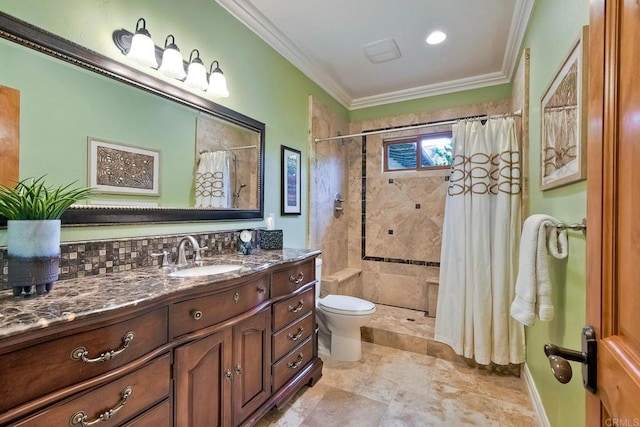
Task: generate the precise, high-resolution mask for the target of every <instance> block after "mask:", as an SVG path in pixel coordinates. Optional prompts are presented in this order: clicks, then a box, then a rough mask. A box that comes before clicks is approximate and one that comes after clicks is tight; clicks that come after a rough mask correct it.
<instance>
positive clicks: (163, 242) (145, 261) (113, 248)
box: [0, 230, 259, 290]
mask: <svg viewBox="0 0 640 427" xmlns="http://www.w3.org/2000/svg"><path fill="white" fill-rule="evenodd" d="M239 234H240V230H233V231H219V232H214V233H194V234H191V235H192V236H193V237H195V238H196V240H197V241H198V243H199V244H200V246H201V247H205V246H206V247H207V248H208V249H205V250H204V251H203V256H211V255H221V254H229V253H234V252H237V251H238V250H239V247H238V237H239ZM183 237H184V235H183V234H180V235H167V236H153V237H136V238H130V239H117V240H116V239H114V240H94V241H86V242H73V243H62V244H61V245H60V268H59V277H58V280H65V279H75V278H78V277H86V276H96V275H99V274H105V273H112V272H117V271H128V270H135V269H136V268H142V267H149V266H154V265H157V266H159V265H160V264H161V263H162V257H152V256H151V254H155V253H161V252H162V251H167V252H169V254H170V255H169V260H170V262H171V263H173V262H175V260H176V258H177V256H178V243H180V240H181V239H182V238H183ZM257 242H259V230H258V233H253V246H254V247H257ZM186 252H187V258H188V259H191V257H192V255H193V249H192V248H191V246H190V245H188V246H187V251H186ZM8 264H9V260H8V256H7V248H6V247H3V248H0V289H2V290H7V289H11V286H10V285H9V284H8V282H7V275H8V270H9V267H8Z"/></svg>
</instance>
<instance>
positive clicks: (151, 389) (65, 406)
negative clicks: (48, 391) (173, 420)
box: [15, 354, 171, 427]
mask: <svg viewBox="0 0 640 427" xmlns="http://www.w3.org/2000/svg"><path fill="white" fill-rule="evenodd" d="M170 391H171V359H170V357H169V354H165V355H164V356H161V357H159V358H157V359H155V360H154V361H153V362H151V363H150V364H148V365H146V366H144V367H142V368H140V369H138V370H137V371H134V372H132V373H130V374H128V375H125V376H124V377H122V378H120V379H117V380H114V381H112V382H110V383H109V384H106V385H104V386H102V387H98V388H97V389H95V390H92V391H89V392H87V393H84V394H82V395H80V396H77V397H74V398H71V399H69V400H67V401H65V402H63V403H60V404H58V405H54V406H52V407H50V408H49V409H47V410H45V411H43V412H41V413H39V414H36V415H34V416H31V417H29V418H27V419H25V420H23V421H21V422H18V423H17V424H15V425H16V426H21V427H40V426H71V427H73V426H82V425H83V423H82V422H81V421H80V420H81V419H82V418H83V415H82V414H81V413H83V414H84V416H85V417H86V419H85V424H84V425H90V424H93V423H92V421H96V420H97V419H99V417H100V414H105V413H107V412H108V411H109V410H113V411H114V412H113V413H112V414H111V417H110V418H108V419H107V420H106V421H102V422H98V424H100V426H104V427H107V426H118V425H122V423H123V422H124V421H126V420H128V419H130V418H132V417H133V416H135V415H137V414H138V413H140V412H142V411H144V410H145V409H147V408H150V407H151V406H153V405H154V404H156V403H157V402H160V401H161V400H163V399H165V398H166V397H167V396H169V392H170Z"/></svg>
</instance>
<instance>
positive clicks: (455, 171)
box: [435, 117, 525, 365]
mask: <svg viewBox="0 0 640 427" xmlns="http://www.w3.org/2000/svg"><path fill="white" fill-rule="evenodd" d="M453 144H454V146H453V164H452V167H451V176H450V180H449V188H448V195H447V199H446V205H445V216H444V226H443V235H442V252H441V257H440V287H439V289H438V307H437V308H438V313H437V316H436V329H435V339H436V340H437V341H440V342H443V343H446V344H448V345H449V346H451V347H452V348H453V349H454V350H455V352H456V353H457V354H459V355H462V356H464V357H467V358H471V359H475V361H476V362H478V363H480V364H483V365H488V364H490V363H492V362H493V363H496V364H499V365H506V364H509V363H522V362H524V356H525V347H524V328H523V326H522V324H520V323H519V322H517V321H515V320H514V319H513V318H511V316H510V315H509V306H510V304H511V301H512V300H513V297H514V294H515V282H516V276H517V260H518V246H519V240H520V227H521V221H520V197H521V185H520V157H519V150H518V142H517V140H516V132H515V123H514V119H513V118H511V117H505V118H498V119H490V120H488V121H487V122H486V124H484V125H483V124H482V123H481V122H480V121H479V120H472V121H462V122H458V123H457V124H456V125H454V126H453Z"/></svg>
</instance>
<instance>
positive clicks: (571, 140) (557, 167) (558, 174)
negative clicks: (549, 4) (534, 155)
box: [540, 27, 589, 190]
mask: <svg viewBox="0 0 640 427" xmlns="http://www.w3.org/2000/svg"><path fill="white" fill-rule="evenodd" d="M588 34H589V32H588V27H584V28H583V30H582V36H581V37H580V38H579V39H578V40H577V41H576V42H575V43H574V44H573V45H572V47H571V50H570V51H569V54H568V55H567V56H566V57H565V59H564V60H563V62H562V65H561V66H560V69H559V70H558V72H557V73H556V74H555V76H554V77H553V80H552V81H551V83H550V84H549V86H548V87H547V90H546V91H545V93H544V95H543V96H542V100H541V106H540V114H541V118H540V123H541V129H540V136H541V138H540V143H541V146H540V187H541V189H542V190H548V189H551V188H555V187H559V186H561V185H565V184H569V183H572V182H575V181H579V180H582V179H585V178H586V129H585V126H586V117H585V115H586V108H585V103H586V99H585V98H586V96H585V94H586V88H587V78H588V76H587V67H586V66H585V64H587V63H588V61H587V59H588V58H587V54H588V50H587V48H588Z"/></svg>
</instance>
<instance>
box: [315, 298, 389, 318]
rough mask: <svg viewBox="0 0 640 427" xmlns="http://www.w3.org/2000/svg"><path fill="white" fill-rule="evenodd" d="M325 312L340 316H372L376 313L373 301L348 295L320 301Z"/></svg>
mask: <svg viewBox="0 0 640 427" xmlns="http://www.w3.org/2000/svg"><path fill="white" fill-rule="evenodd" d="M318 304H319V305H320V306H321V307H322V309H323V310H326V311H329V312H332V313H338V314H351V315H354V314H370V313H373V312H375V311H376V305H375V304H374V303H372V302H371V301H367V300H363V299H360V298H356V297H351V296H348V295H327V296H326V297H324V298H322V299H321V300H319V301H318Z"/></svg>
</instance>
